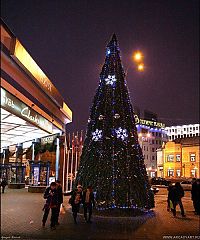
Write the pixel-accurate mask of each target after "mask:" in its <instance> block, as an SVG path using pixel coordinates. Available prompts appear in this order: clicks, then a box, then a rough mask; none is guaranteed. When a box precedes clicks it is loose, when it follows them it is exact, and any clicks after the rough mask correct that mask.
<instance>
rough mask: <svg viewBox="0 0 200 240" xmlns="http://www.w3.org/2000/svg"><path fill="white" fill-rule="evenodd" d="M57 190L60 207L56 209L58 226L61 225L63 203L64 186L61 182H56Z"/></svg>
mask: <svg viewBox="0 0 200 240" xmlns="http://www.w3.org/2000/svg"><path fill="white" fill-rule="evenodd" d="M56 189H57V194H58V207H57V209H56V225H59V224H60V223H59V222H58V218H59V214H60V206H61V204H62V203H63V191H62V185H61V182H60V181H59V180H56Z"/></svg>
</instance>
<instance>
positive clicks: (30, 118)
mask: <svg viewBox="0 0 200 240" xmlns="http://www.w3.org/2000/svg"><path fill="white" fill-rule="evenodd" d="M1 106H2V107H3V108H4V109H5V110H7V111H9V112H11V113H13V114H15V115H17V116H18V117H20V118H22V119H24V120H25V121H27V122H30V123H32V124H34V125H36V126H38V127H39V128H41V129H43V130H45V131H46V132H48V133H52V131H53V125H52V123H51V122H49V121H48V120H47V119H46V118H44V117H42V116H41V115H40V114H38V113H37V112H36V111H35V110H33V109H31V108H30V107H29V106H27V105H26V104H24V103H23V102H21V101H20V100H19V99H18V98H16V97H15V96H13V95H12V94H10V93H9V92H7V91H6V90H5V89H3V88H1Z"/></svg>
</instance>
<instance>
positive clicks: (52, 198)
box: [42, 182, 59, 230]
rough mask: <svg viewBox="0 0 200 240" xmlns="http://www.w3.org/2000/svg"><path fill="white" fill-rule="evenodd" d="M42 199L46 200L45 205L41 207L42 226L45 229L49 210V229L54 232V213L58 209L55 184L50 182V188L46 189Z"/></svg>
mask: <svg viewBox="0 0 200 240" xmlns="http://www.w3.org/2000/svg"><path fill="white" fill-rule="evenodd" d="M44 199H46V203H45V205H44V207H43V211H44V215H43V219H42V226H43V227H45V223H46V221H47V218H48V215H49V211H50V209H51V225H50V227H51V229H52V230H55V229H56V228H55V225H56V216H57V215H56V213H57V208H58V204H59V202H58V192H57V189H56V183H55V182H52V183H51V184H50V187H47V188H46V190H45V193H44Z"/></svg>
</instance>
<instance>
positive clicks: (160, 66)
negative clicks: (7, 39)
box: [1, 0, 199, 131]
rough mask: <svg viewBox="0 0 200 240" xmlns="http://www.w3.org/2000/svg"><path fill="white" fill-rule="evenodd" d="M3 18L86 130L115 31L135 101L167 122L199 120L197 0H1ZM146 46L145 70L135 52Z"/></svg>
mask: <svg viewBox="0 0 200 240" xmlns="http://www.w3.org/2000/svg"><path fill="white" fill-rule="evenodd" d="M1 9H2V10H1V11H2V12H1V16H2V18H3V20H4V21H5V22H6V23H7V25H8V26H9V27H10V28H11V30H12V31H13V32H14V33H15V35H16V36H17V37H18V38H19V39H20V41H21V42H22V44H23V45H24V47H25V48H26V49H27V50H28V51H29V53H30V54H31V55H32V57H33V58H34V59H35V61H36V62H37V63H38V65H39V66H40V67H41V68H42V70H43V71H44V72H45V73H46V74H47V76H48V77H49V79H50V80H51V81H52V82H53V83H54V84H55V86H56V87H57V88H58V90H59V91H60V93H61V94H62V95H63V97H64V99H65V101H66V103H67V104H68V106H69V107H70V108H71V109H72V111H73V123H71V124H70V125H68V129H69V130H70V131H72V130H75V131H76V130H80V129H85V128H86V123H87V119H88V117H89V108H90V105H91V102H92V99H93V96H94V94H95V89H96V87H97V86H98V81H99V73H100V71H101V67H102V64H103V63H104V59H105V47H106V44H107V43H108V41H109V40H110V38H111V36H112V34H113V33H116V35H117V38H118V41H119V44H120V50H121V57H122V63H123V66H124V70H125V71H126V69H127V68H128V66H129V69H128V76H127V82H128V87H129V90H130V95H131V99H132V103H133V106H137V107H139V108H140V109H141V111H143V110H144V109H148V110H151V111H153V112H155V113H157V114H158V116H159V118H160V120H161V121H162V122H165V123H166V124H167V125H176V124H189V123H199V23H198V22H199V1H198V0H167V1H166V0H120V1H117V0H107V1H104V0H101V1H100V0H90V1H87V0H57V1H56V0H54V1H53V0H42V1H41V0H29V1H27V0H18V1H16V0H2V1H1ZM138 49H139V50H141V51H142V52H143V54H144V56H145V58H144V63H145V65H146V69H145V71H144V72H143V73H139V72H137V71H136V68H135V66H134V63H133V62H132V60H131V55H132V53H133V51H135V50H138Z"/></svg>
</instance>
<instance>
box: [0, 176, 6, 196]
mask: <svg viewBox="0 0 200 240" xmlns="http://www.w3.org/2000/svg"><path fill="white" fill-rule="evenodd" d="M6 185H7V181H6V179H5V178H4V179H3V180H2V182H1V187H2V193H4V192H5V187H6Z"/></svg>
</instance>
